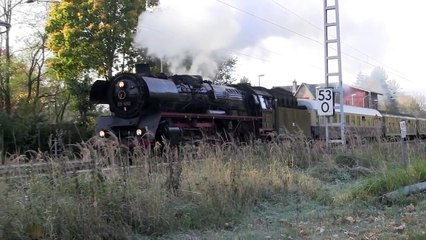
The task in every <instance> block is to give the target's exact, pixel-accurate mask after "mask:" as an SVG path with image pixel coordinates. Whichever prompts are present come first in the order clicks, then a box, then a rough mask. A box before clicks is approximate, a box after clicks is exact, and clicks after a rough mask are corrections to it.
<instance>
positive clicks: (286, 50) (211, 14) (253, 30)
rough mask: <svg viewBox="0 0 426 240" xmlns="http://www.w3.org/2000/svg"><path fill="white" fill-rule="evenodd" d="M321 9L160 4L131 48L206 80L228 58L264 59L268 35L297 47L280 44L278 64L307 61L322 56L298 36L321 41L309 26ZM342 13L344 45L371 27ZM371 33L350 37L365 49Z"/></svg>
mask: <svg viewBox="0 0 426 240" xmlns="http://www.w3.org/2000/svg"><path fill="white" fill-rule="evenodd" d="M277 3H278V4H277ZM227 4H229V5H230V6H229V5H227ZM279 4H281V6H283V7H280V5H279ZM291 4H293V5H291ZM304 6H305V7H304ZM307 6H309V7H307ZM236 8H238V9H236ZM286 8H288V9H286ZM322 8H323V6H322V1H317V0H305V1H304V4H301V3H300V2H299V1H297V2H289V1H286V2H284V1H282V0H271V1H261V0H196V1H195V0H160V5H159V6H157V7H155V8H154V9H153V10H152V11H145V12H144V13H142V14H141V15H140V16H139V24H138V27H137V32H136V35H135V39H134V45H135V47H138V48H146V49H147V51H148V54H149V55H150V56H155V57H158V58H161V59H163V60H165V61H167V62H168V64H169V65H170V66H171V71H173V72H175V73H185V72H186V73H190V74H201V75H203V76H206V77H213V76H214V74H215V71H216V70H217V67H218V66H217V62H218V60H220V59H224V58H228V57H230V56H235V55H236V56H237V57H239V55H240V56H242V55H250V56H252V57H254V58H263V59H267V58H268V57H269V55H270V54H271V52H270V51H269V52H268V51H267V50H265V49H264V48H263V50H262V47H264V45H262V44H264V43H266V42H267V41H266V40H268V39H271V37H278V38H279V39H284V40H286V41H288V40H290V41H292V40H295V41H294V43H297V46H298V47H297V48H294V46H293V47H292V45H291V44H290V45H289V44H287V45H285V44H281V49H280V51H279V52H281V53H282V55H283V56H284V57H287V59H283V60H280V61H281V62H283V61H290V62H291V61H292V60H291V59H293V58H294V57H295V56H298V57H299V58H302V59H312V55H313V54H321V55H322V52H323V50H322V47H321V46H320V45H318V43H313V41H310V40H309V39H306V38H303V36H301V35H304V36H307V37H308V38H310V39H316V40H317V41H319V42H322V39H323V31H322V30H321V29H320V27H318V26H313V25H314V24H315V25H319V26H321V25H322V18H323V17H322V15H323V12H322ZM289 9H291V10H293V11H295V12H297V13H298V14H299V16H296V15H295V14H294V12H292V11H291V10H290V11H288V10H289ZM344 11H345V9H343V13H342V15H343V22H344V23H345V28H344V30H345V31H344V33H345V35H344V36H343V39H344V41H345V42H349V43H352V42H353V41H351V40H352V39H354V38H353V34H352V33H355V34H357V35H359V29H363V31H368V29H372V28H373V27H372V25H370V23H369V22H365V24H362V26H358V25H359V24H358V25H355V24H353V23H352V22H351V21H350V20H348V19H345V18H344V16H345V15H346V13H344ZM244 12H245V13H244ZM300 16H304V17H305V19H301V18H300ZM265 20H266V21H265ZM308 21H309V22H310V23H309V22H308ZM268 22H269V23H268ZM274 23H275V24H274ZM312 23H314V24H312ZM357 29H358V30H357ZM373 30H374V31H373ZM373 30H372V31H371V32H372V35H371V36H370V37H369V38H365V37H363V38H361V39H360V38H356V40H357V42H356V43H357V45H361V46H371V45H372V44H371V39H378V40H383V38H384V37H385V36H384V34H382V33H383V30H381V29H380V28H378V27H374V29H373ZM368 32H370V31H368ZM361 35H362V34H361ZM382 42H384V41H382ZM363 43H365V44H363ZM259 47H260V48H259ZM367 49H368V48H367ZM274 51H276V50H274ZM371 51H372V53H375V52H377V51H379V52H380V53H379V55H381V54H382V48H381V47H377V46H376V47H375V48H374V49H372V50H371ZM314 52H315V53H314ZM241 53H243V54H242V55H241ZM188 59H192V65H191V68H190V69H189V71H188V70H187V69H185V68H184V66H185V65H184V63H185V61H186V60H188ZM319 59H322V58H321V57H320V58H319ZM293 62H294V61H293ZM301 64H303V62H302V63H301ZM305 64H306V63H305ZM321 64H322V63H319V64H318V65H321ZM293 67H294V66H293ZM354 67H355V66H354ZM356 68H357V69H359V66H356Z"/></svg>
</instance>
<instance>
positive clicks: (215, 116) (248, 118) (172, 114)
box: [161, 112, 262, 121]
mask: <svg viewBox="0 0 426 240" xmlns="http://www.w3.org/2000/svg"><path fill="white" fill-rule="evenodd" d="M161 116H162V117H171V118H186V119H227V120H239V121H254V120H262V117H257V116H256V117H253V116H232V115H218V114H201V113H200V114H198V113H176V112H163V113H161Z"/></svg>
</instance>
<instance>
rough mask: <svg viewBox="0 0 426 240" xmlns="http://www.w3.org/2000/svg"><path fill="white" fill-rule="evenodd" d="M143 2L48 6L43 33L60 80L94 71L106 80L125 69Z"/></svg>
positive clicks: (102, 0)
mask: <svg viewBox="0 0 426 240" xmlns="http://www.w3.org/2000/svg"><path fill="white" fill-rule="evenodd" d="M145 4H146V3H145V0H111V1H106V0H77V1H61V2H60V3H58V4H55V5H53V6H52V9H51V11H50V13H49V15H50V18H49V20H48V23H47V27H46V31H47V33H48V35H49V38H48V39H49V41H48V48H49V49H50V50H51V51H52V52H53V53H54V55H55V58H54V59H53V60H52V61H51V62H50V64H51V66H52V67H53V69H55V70H56V71H57V73H58V74H59V76H60V77H61V78H64V79H67V78H68V79H75V78H76V77H78V76H79V75H80V74H81V73H87V72H88V71H90V70H92V69H93V70H96V71H97V72H98V74H100V75H104V76H105V77H107V78H109V77H111V76H112V74H113V70H114V69H116V70H122V71H123V70H126V68H127V67H128V66H129V64H127V63H128V62H129V61H131V62H134V61H135V60H134V58H135V56H136V55H137V52H136V51H135V50H134V49H133V48H132V41H133V34H134V32H135V31H136V26H137V22H138V16H139V15H140V13H141V12H142V11H144V10H145Z"/></svg>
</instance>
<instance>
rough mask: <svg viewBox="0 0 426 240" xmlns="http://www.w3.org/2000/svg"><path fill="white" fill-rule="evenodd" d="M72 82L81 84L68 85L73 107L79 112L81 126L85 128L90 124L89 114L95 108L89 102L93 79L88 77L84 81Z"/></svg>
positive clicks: (74, 80) (75, 80)
mask: <svg viewBox="0 0 426 240" xmlns="http://www.w3.org/2000/svg"><path fill="white" fill-rule="evenodd" d="M70 82H71V83H75V82H78V83H79V84H68V89H69V92H70V94H71V95H72V101H71V107H73V108H74V109H75V110H77V111H78V112H79V114H80V117H79V118H80V124H81V125H83V126H85V125H86V124H87V122H88V112H89V110H91V109H92V108H93V105H92V104H90V101H89V93H90V87H91V86H92V82H93V79H92V78H90V77H89V76H88V75H86V76H84V77H83V78H82V79H73V80H70Z"/></svg>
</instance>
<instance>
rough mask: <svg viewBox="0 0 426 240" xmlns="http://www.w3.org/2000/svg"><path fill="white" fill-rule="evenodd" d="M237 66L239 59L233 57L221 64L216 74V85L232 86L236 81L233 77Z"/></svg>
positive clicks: (214, 80)
mask: <svg viewBox="0 0 426 240" xmlns="http://www.w3.org/2000/svg"><path fill="white" fill-rule="evenodd" d="M236 64H237V58H235V57H231V58H228V59H226V60H224V61H222V62H221V63H220V64H219V68H218V70H217V72H216V76H215V77H214V79H213V83H214V84H221V85H226V84H232V83H233V82H235V81H236V79H235V78H234V77H233V76H232V74H233V73H234V71H235V65H236Z"/></svg>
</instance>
